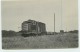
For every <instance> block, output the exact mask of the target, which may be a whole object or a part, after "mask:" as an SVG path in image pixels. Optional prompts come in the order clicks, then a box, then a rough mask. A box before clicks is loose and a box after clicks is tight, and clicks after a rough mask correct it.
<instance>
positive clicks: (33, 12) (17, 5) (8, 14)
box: [1, 0, 78, 32]
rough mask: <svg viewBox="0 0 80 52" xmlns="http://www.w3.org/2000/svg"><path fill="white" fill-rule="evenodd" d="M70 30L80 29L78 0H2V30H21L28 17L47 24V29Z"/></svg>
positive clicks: (50, 30)
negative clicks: (79, 23)
mask: <svg viewBox="0 0 80 52" xmlns="http://www.w3.org/2000/svg"><path fill="white" fill-rule="evenodd" d="M54 13H55V30H56V32H59V31H60V30H64V31H70V30H77V29H78V7H77V0H11V1H10V0H2V2H1V17H2V30H14V31H20V30H21V24H22V23H23V21H27V20H28V19H32V20H36V21H40V22H43V23H45V24H46V30H47V31H49V32H53V31H54Z"/></svg>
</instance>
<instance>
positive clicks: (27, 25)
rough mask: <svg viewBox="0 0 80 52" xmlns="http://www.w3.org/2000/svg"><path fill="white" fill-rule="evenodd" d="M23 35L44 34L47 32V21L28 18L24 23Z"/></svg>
mask: <svg viewBox="0 0 80 52" xmlns="http://www.w3.org/2000/svg"><path fill="white" fill-rule="evenodd" d="M21 32H22V36H24V37H26V36H34V35H42V34H45V33H46V26H45V23H42V22H38V21H35V20H28V21H24V22H23V23H22V30H21Z"/></svg>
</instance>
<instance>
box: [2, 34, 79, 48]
mask: <svg viewBox="0 0 80 52" xmlns="http://www.w3.org/2000/svg"><path fill="white" fill-rule="evenodd" d="M76 47H78V34H77V33H64V34H57V35H42V36H34V37H33V36H31V37H22V36H16V37H3V38H2V48H3V49H45V48H46V49H50V48H51V49H53V48H76Z"/></svg>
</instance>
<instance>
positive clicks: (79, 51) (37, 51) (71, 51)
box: [0, 0, 80, 52]
mask: <svg viewBox="0 0 80 52" xmlns="http://www.w3.org/2000/svg"><path fill="white" fill-rule="evenodd" d="M0 11H1V0H0ZM78 19H79V20H78V21H79V22H80V0H78ZM78 26H80V23H79V25H78ZM0 30H1V12H0ZM79 30H80V27H79ZM79 32H80V31H79ZM79 35H80V34H79ZM79 37H80V36H79ZM79 44H80V38H79ZM0 52H80V46H79V48H72V49H29V50H2V38H1V31H0Z"/></svg>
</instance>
